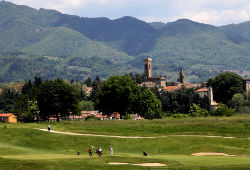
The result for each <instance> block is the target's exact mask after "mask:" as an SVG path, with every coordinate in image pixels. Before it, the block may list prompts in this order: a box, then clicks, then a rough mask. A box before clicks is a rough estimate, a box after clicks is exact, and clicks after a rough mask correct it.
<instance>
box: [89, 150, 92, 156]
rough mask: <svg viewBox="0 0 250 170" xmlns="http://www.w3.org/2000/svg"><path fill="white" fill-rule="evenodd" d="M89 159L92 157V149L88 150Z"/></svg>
mask: <svg viewBox="0 0 250 170" xmlns="http://www.w3.org/2000/svg"><path fill="white" fill-rule="evenodd" d="M89 157H92V149H91V148H89Z"/></svg>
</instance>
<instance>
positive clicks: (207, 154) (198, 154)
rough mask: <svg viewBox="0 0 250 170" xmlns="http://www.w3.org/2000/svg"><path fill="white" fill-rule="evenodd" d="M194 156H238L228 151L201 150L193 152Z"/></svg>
mask: <svg viewBox="0 0 250 170" xmlns="http://www.w3.org/2000/svg"><path fill="white" fill-rule="evenodd" d="M191 155H192V156H236V155H229V154H226V153H215V152H200V153H194V154H191Z"/></svg>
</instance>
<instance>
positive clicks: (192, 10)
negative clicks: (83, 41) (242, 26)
mask: <svg viewBox="0 0 250 170" xmlns="http://www.w3.org/2000/svg"><path fill="white" fill-rule="evenodd" d="M7 1H9V2H13V3H15V4H18V5H28V6H30V7H33V8H36V9H39V8H46V9H55V10H57V11H59V12H62V13H66V14H71V15H78V16H81V17H91V18H93V17H107V18H110V19H117V18H121V17H123V16H132V17H135V18H138V19H141V20H144V21H146V22H164V23H167V22H172V21H175V20H177V19H182V18H186V19H191V20H193V21H197V22H201V23H206V24H212V25H216V26H220V25H227V24H233V23H234V24H237V23H240V22H244V21H248V20H250V0H7Z"/></svg>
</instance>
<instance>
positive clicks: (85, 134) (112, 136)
mask: <svg viewBox="0 0 250 170" xmlns="http://www.w3.org/2000/svg"><path fill="white" fill-rule="evenodd" d="M38 130H41V131H45V132H48V130H47V129H38ZM50 133H58V134H65V135H78V136H97V137H108V138H123V139H154V138H162V137H168V136H185V137H205V138H224V139H250V138H237V137H231V136H206V135H167V136H116V135H99V134H89V133H73V132H60V131H56V130H50Z"/></svg>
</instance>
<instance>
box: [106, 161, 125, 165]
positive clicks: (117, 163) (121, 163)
mask: <svg viewBox="0 0 250 170" xmlns="http://www.w3.org/2000/svg"><path fill="white" fill-rule="evenodd" d="M108 164H110V165H127V164H128V163H124V162H109V163H108Z"/></svg>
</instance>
